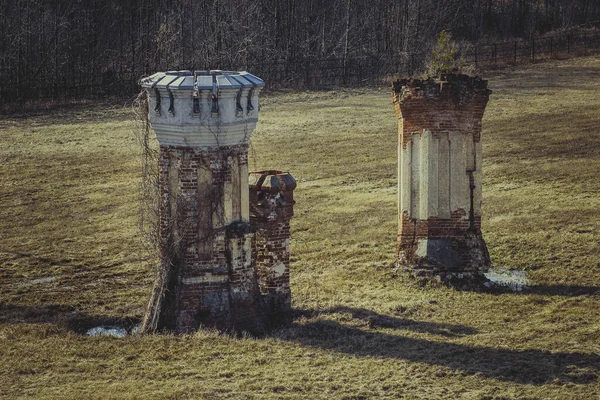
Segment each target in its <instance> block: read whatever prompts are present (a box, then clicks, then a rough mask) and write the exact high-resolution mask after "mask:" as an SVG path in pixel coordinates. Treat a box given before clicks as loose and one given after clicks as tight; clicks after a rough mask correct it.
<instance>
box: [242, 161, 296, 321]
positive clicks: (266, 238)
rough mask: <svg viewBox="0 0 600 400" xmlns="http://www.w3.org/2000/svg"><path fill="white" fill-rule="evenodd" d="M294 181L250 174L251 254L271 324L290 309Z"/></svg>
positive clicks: (282, 174)
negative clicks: (252, 242)
mask: <svg viewBox="0 0 600 400" xmlns="http://www.w3.org/2000/svg"><path fill="white" fill-rule="evenodd" d="M295 188H296V181H295V180H294V178H293V177H292V175H290V174H289V173H286V172H282V171H260V172H252V173H250V221H251V224H252V227H253V228H254V230H255V231H256V236H255V238H254V251H255V253H254V254H255V258H256V269H257V274H258V282H259V286H260V291H261V294H262V296H263V299H264V301H265V305H266V309H267V313H268V314H269V316H270V318H271V320H272V321H273V322H275V323H277V322H282V321H285V320H286V319H287V318H288V317H289V315H290V311H291V308H292V293H291V291H290V220H291V219H292V216H293V215H294V189H295Z"/></svg>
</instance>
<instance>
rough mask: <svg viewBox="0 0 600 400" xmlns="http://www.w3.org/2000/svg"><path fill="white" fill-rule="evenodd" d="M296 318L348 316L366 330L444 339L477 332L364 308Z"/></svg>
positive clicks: (301, 313) (338, 308)
mask: <svg viewBox="0 0 600 400" xmlns="http://www.w3.org/2000/svg"><path fill="white" fill-rule="evenodd" d="M294 314H295V315H296V316H297V317H306V318H314V317H318V316H319V315H332V314H349V316H350V317H351V318H352V319H354V320H356V321H360V322H361V323H362V324H363V325H364V326H366V327H368V328H392V329H397V330H406V331H413V332H421V333H431V334H434V335H441V336H445V337H457V336H464V335H473V334H475V333H477V330H476V329H474V328H471V327H468V326H464V325H455V324H438V323H435V322H425V321H415V320H413V319H409V318H398V317H392V316H389V315H383V314H378V313H376V312H375V311H371V310H367V309H366V308H353V307H346V306H336V307H333V308H329V309H327V310H299V309H296V310H294Z"/></svg>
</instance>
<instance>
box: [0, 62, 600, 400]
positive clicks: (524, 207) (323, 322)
mask: <svg viewBox="0 0 600 400" xmlns="http://www.w3.org/2000/svg"><path fill="white" fill-rule="evenodd" d="M487 78H489V79H490V87H491V89H492V90H493V91H494V92H493V94H492V96H491V98H490V103H489V105H488V109H487V111H486V114H485V118H484V132H483V143H484V187H483V195H484V204H483V213H484V219H483V230H484V237H485V239H486V241H487V243H488V247H489V250H490V253H491V257H492V262H493V263H494V265H495V266H502V267H507V268H522V269H525V270H526V271H527V272H528V273H529V276H530V277H531V278H532V279H533V281H534V282H535V284H536V285H538V286H537V287H536V288H534V289H533V290H532V291H531V292H529V293H526V294H512V293H496V294H489V293H477V292H459V291H456V290H453V289H448V288H443V287H422V286H420V285H417V284H416V283H414V282H411V281H409V280H407V279H406V278H403V277H396V276H394V275H393V274H392V270H391V268H390V265H391V264H392V262H393V261H394V249H395V243H394V241H395V237H396V229H397V222H396V143H397V125H396V124H397V121H396V117H395V114H394V111H393V108H392V105H391V91H390V88H380V89H360V90H339V91H336V92H317V93H292V94H271V95H268V96H264V97H263V99H262V109H261V116H260V123H259V126H258V128H257V130H256V132H255V133H254V135H253V140H252V149H251V164H252V168H253V169H267V168H268V169H271V168H277V169H284V170H289V171H290V172H291V173H292V174H293V175H294V177H295V178H296V180H297V181H298V188H297V190H296V192H295V197H296V201H297V203H296V208H295V217H294V219H293V221H292V235H293V238H292V248H291V251H292V266H291V273H292V277H291V278H292V290H293V296H294V308H295V309H296V316H295V320H294V323H293V325H292V326H290V327H288V328H285V329H282V330H279V331H276V332H274V333H272V334H271V335H270V336H268V337H266V338H261V339H252V338H233V337H230V336H227V335H219V334H217V333H216V332H212V331H201V332H199V333H198V334H196V335H191V336H180V337H176V336H169V335H154V336H144V337H135V336H134V337H127V338H124V339H113V338H88V337H85V336H82V335H80V334H78V333H77V332H78V329H82V327H85V326H86V324H90V323H93V322H96V321H110V320H119V319H120V320H121V321H122V323H125V324H126V323H129V324H132V323H134V322H135V320H136V319H138V318H140V317H141V316H142V314H143V311H144V306H145V303H146V300H147V296H148V295H149V291H150V287H151V283H152V279H153V277H152V275H151V272H150V271H151V270H150V268H149V266H148V260H147V256H146V254H145V252H144V250H143V247H142V242H141V238H140V237H139V236H138V234H137V215H138V204H137V200H136V199H137V187H138V179H139V151H138V148H137V143H136V138H135V133H134V131H135V129H137V125H136V124H135V123H134V122H133V115H132V114H131V113H130V111H129V110H128V109H118V108H111V109H107V108H102V109H92V110H90V111H88V112H86V113H82V112H77V113H74V112H69V111H64V112H62V114H54V115H51V116H38V117H33V118H30V119H27V120H10V119H5V120H3V121H0V174H1V176H2V179H1V180H0V186H1V188H2V190H1V191H0V359H1V360H2V361H1V362H0V376H2V384H1V385H0V395H1V396H3V397H5V398H16V397H39V398H111V397H117V398H172V399H176V398H230V399H247V398H256V399H263V398H273V399H275V398H286V399H317V398H322V399H330V398H336V399H337V398H339V399H342V398H345V399H363V398H365V399H379V398H406V399H434V398H439V399H454V398H465V399H517V398H519V399H521V398H528V399H569V398H573V399H588V398H589V399H591V398H595V397H597V396H598V395H599V393H600V382H599V378H598V377H599V374H600V371H599V368H600V311H599V310H600V295H599V292H598V291H599V290H600V213H599V212H598V210H599V209H600V196H599V195H598V193H600V180H599V179H598V171H600V135H598V133H600V96H598V93H600V58H597V57H596V58H593V57H592V58H582V59H573V60H568V61H556V62H552V63H549V64H539V65H532V66H529V67H526V68H523V69H518V70H515V71H503V72H499V73H495V74H494V75H492V76H488V77H487ZM594 293H595V294H594Z"/></svg>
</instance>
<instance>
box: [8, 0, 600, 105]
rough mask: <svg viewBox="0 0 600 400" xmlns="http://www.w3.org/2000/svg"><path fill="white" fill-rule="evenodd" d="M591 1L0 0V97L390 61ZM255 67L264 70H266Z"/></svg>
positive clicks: (539, 30) (487, 36) (576, 20)
mask: <svg viewBox="0 0 600 400" xmlns="http://www.w3.org/2000/svg"><path fill="white" fill-rule="evenodd" d="M599 21H600V2H599V1H597V0H370V1H365V0H236V1H231V0H127V1H123V0H0V99H1V100H3V101H15V100H23V99H31V98H53V97H65V96H87V95H98V94H108V95H110V94H124V93H131V92H132V91H135V90H137V83H136V82H137V80H138V79H139V78H140V77H142V76H144V75H147V74H150V73H152V72H154V71H164V70H173V69H205V68H222V69H229V68H244V69H246V68H249V67H253V68H254V70H253V71H252V72H255V73H256V74H257V75H260V74H261V72H263V70H265V68H266V67H267V66H268V65H277V66H279V67H278V68H282V69H287V68H293V67H294V66H295V65H299V64H303V65H310V63H311V62H323V60H340V62H341V64H342V65H343V66H345V65H346V63H347V62H349V60H352V59H356V58H361V57H363V58H370V59H375V60H380V59H388V60H390V59H391V60H393V63H394V64H395V67H396V70H397V71H399V72H403V73H411V72H414V71H417V70H419V69H421V68H422V67H423V65H424V63H425V62H426V61H427V57H428V55H429V54H430V53H431V48H432V46H433V45H434V43H435V38H436V37H437V35H438V34H439V32H440V31H442V30H446V31H448V32H450V33H451V34H452V36H453V38H454V39H455V40H464V41H470V42H481V41H486V40H498V39H508V38H529V37H531V36H532V35H537V34H543V33H545V32H549V31H555V30H560V29H565V28H569V27H573V26H582V25H585V26H598V25H599ZM264 73H267V72H266V70H265V72H264Z"/></svg>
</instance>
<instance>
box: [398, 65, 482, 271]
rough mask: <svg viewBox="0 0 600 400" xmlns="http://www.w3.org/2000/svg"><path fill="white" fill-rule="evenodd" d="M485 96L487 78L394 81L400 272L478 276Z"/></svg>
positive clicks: (480, 245)
mask: <svg viewBox="0 0 600 400" xmlns="http://www.w3.org/2000/svg"><path fill="white" fill-rule="evenodd" d="M490 93H491V91H490V90H488V89H487V81H485V80H481V79H480V78H473V77H469V76H466V75H457V74H447V75H442V76H441V78H440V80H433V79H427V80H417V79H414V80H408V79H403V80H399V81H397V82H395V83H394V93H393V104H394V106H395V109H396V115H397V117H398V123H399V125H398V138H399V140H398V161H399V162H398V187H399V193H398V208H399V213H398V219H399V232H398V241H397V266H398V268H399V269H400V270H406V271H409V272H410V273H412V274H413V275H415V276H419V277H430V278H433V277H435V278H437V279H439V280H442V281H455V280H462V281H465V280H480V279H484V276H483V273H484V272H486V271H487V270H488V269H489V265H490V259H489V254H488V251H487V247H486V245H485V242H484V240H483V238H482V235H481V178H482V174H481V172H482V171H481V157H482V154H481V120H482V118H483V113H484V111H485V107H486V105H487V102H488V98H489V94H490Z"/></svg>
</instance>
